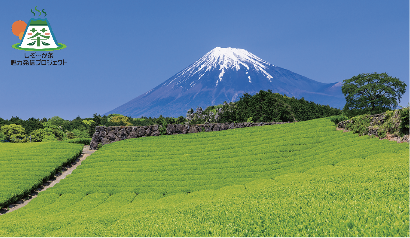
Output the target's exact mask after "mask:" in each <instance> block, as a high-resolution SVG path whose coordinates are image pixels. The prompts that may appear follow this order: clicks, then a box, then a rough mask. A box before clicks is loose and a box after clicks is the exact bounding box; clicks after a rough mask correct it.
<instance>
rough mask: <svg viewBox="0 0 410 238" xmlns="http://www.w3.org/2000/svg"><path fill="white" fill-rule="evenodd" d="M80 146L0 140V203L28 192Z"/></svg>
mask: <svg viewBox="0 0 410 238" xmlns="http://www.w3.org/2000/svg"><path fill="white" fill-rule="evenodd" d="M82 148H83V147H82V145H74V144H67V143H60V142H54V143H25V144H12V143H1V144H0V178H1V183H0V207H6V206H7V205H8V204H11V203H13V202H15V201H17V200H18V199H21V198H23V197H25V196H27V195H29V194H30V193H31V192H32V191H34V190H35V189H36V188H37V187H38V186H40V185H41V184H42V183H43V182H44V181H47V180H48V179H49V178H51V177H53V176H54V175H55V174H56V172H57V171H59V170H61V168H62V166H64V165H66V164H68V163H70V162H72V161H73V160H75V159H76V158H77V157H78V156H79V155H80V154H81V151H82ZM0 230H1V228H0ZM0 236H1V234H0Z"/></svg>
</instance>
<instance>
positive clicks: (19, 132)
mask: <svg viewBox="0 0 410 238" xmlns="http://www.w3.org/2000/svg"><path fill="white" fill-rule="evenodd" d="M1 132H2V133H3V134H4V137H5V139H6V140H8V141H10V142H13V143H20V142H27V139H26V132H25V129H24V127H23V126H21V125H16V124H10V125H4V126H2V127H1Z"/></svg>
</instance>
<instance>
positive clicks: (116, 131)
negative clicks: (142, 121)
mask: <svg viewBox="0 0 410 238" xmlns="http://www.w3.org/2000/svg"><path fill="white" fill-rule="evenodd" d="M284 123H291V122H259V123H250V122H243V123H206V124H200V125H180V124H168V125H167V128H166V135H175V134H187V133H198V132H203V131H204V132H209V131H222V130H228V129H234V128H244V127H253V126H264V125H276V124H284ZM161 129H162V126H158V125H152V126H109V127H105V126H97V127H95V133H94V135H93V138H92V140H91V143H90V149H91V150H95V149H97V147H98V145H99V144H102V145H106V144H109V143H112V142H116V141H120V140H125V139H130V138H138V137H146V136H160V135H161V132H160V130H161Z"/></svg>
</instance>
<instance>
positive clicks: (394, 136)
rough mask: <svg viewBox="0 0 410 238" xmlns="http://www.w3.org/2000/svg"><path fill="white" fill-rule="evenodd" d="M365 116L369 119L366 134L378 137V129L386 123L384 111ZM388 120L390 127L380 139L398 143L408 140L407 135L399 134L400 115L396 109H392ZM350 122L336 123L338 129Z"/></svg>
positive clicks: (350, 121)
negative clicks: (401, 135) (392, 112)
mask: <svg viewBox="0 0 410 238" xmlns="http://www.w3.org/2000/svg"><path fill="white" fill-rule="evenodd" d="M367 117H369V118H370V119H371V121H370V125H369V127H368V133H367V134H366V135H369V136H377V137H379V138H380V130H382V126H383V124H385V123H387V121H386V113H382V114H375V115H368V116H367ZM389 122H390V124H391V129H389V130H387V132H386V136H385V137H383V138H380V139H389V140H393V141H397V142H398V143H402V142H409V135H403V137H400V136H399V133H398V131H399V126H400V116H399V111H398V110H395V111H394V114H393V116H392V117H391V118H390V120H389ZM351 123H353V121H352V120H347V121H341V122H339V123H338V124H337V127H338V128H339V129H343V130H347V125H348V124H351ZM363 135H365V134H363ZM363 135H362V136H363Z"/></svg>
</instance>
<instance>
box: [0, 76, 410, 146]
mask: <svg viewBox="0 0 410 238" xmlns="http://www.w3.org/2000/svg"><path fill="white" fill-rule="evenodd" d="M406 86H407V85H406V84H405V83H404V82H402V81H400V80H399V79H397V78H394V77H390V76H389V75H387V73H382V74H377V73H372V74H359V75H357V76H354V77H352V78H350V79H346V80H344V81H343V86H342V92H343V94H344V95H345V98H346V105H345V106H344V108H343V110H340V109H337V108H332V107H330V106H329V105H318V104H316V103H314V102H311V101H306V100H305V99H304V98H303V97H302V98H301V99H296V98H294V97H292V98H290V97H287V96H286V95H281V94H278V93H273V92H272V91H271V90H268V91H263V90H261V91H259V93H256V94H255V95H253V96H251V95H250V94H248V93H245V94H244V95H243V96H242V97H241V98H240V99H239V101H237V102H230V103H227V102H224V103H223V104H220V105H215V106H209V107H207V108H206V109H205V110H202V108H201V107H198V108H197V109H196V111H195V112H194V110H193V109H192V108H191V109H190V110H189V111H188V112H187V115H186V117H183V116H180V117H178V118H172V117H163V116H162V115H160V117H158V118H151V117H149V118H147V117H141V118H131V117H129V116H124V115H120V114H110V115H104V116H101V115H97V114H94V115H93V117H92V118H80V117H79V116H78V117H77V118H75V119H74V120H72V121H69V120H64V119H62V118H60V117H58V116H55V117H52V118H50V119H47V118H43V119H35V118H29V119H28V120H22V119H20V118H18V117H12V118H11V119H9V120H5V119H2V118H0V128H1V129H0V141H10V142H27V141H29V140H30V141H34V142H39V141H54V140H69V139H75V138H91V137H92V135H93V134H94V132H95V127H96V126H148V125H155V124H157V125H163V127H162V129H163V130H165V127H166V125H167V124H184V123H188V124H203V123H207V122H208V123H225V122H229V123H231V122H269V121H276V122H286V121H291V122H293V121H306V120H312V119H316V118H322V117H328V116H335V115H336V117H333V118H332V120H333V121H334V122H338V121H341V120H347V119H348V118H351V117H354V116H358V115H363V114H379V113H383V112H386V111H388V110H391V109H394V108H396V107H397V105H398V102H397V100H398V101H399V102H400V98H401V96H402V95H403V94H404V93H405V88H406ZM405 112H408V110H407V111H404V112H403V113H402V114H403V115H402V117H403V118H404V119H405V120H407V121H408V118H409V117H408V115H404V114H406V113H405ZM407 114H408V113H407ZM407 124H408V123H407ZM407 130H408V125H407Z"/></svg>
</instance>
